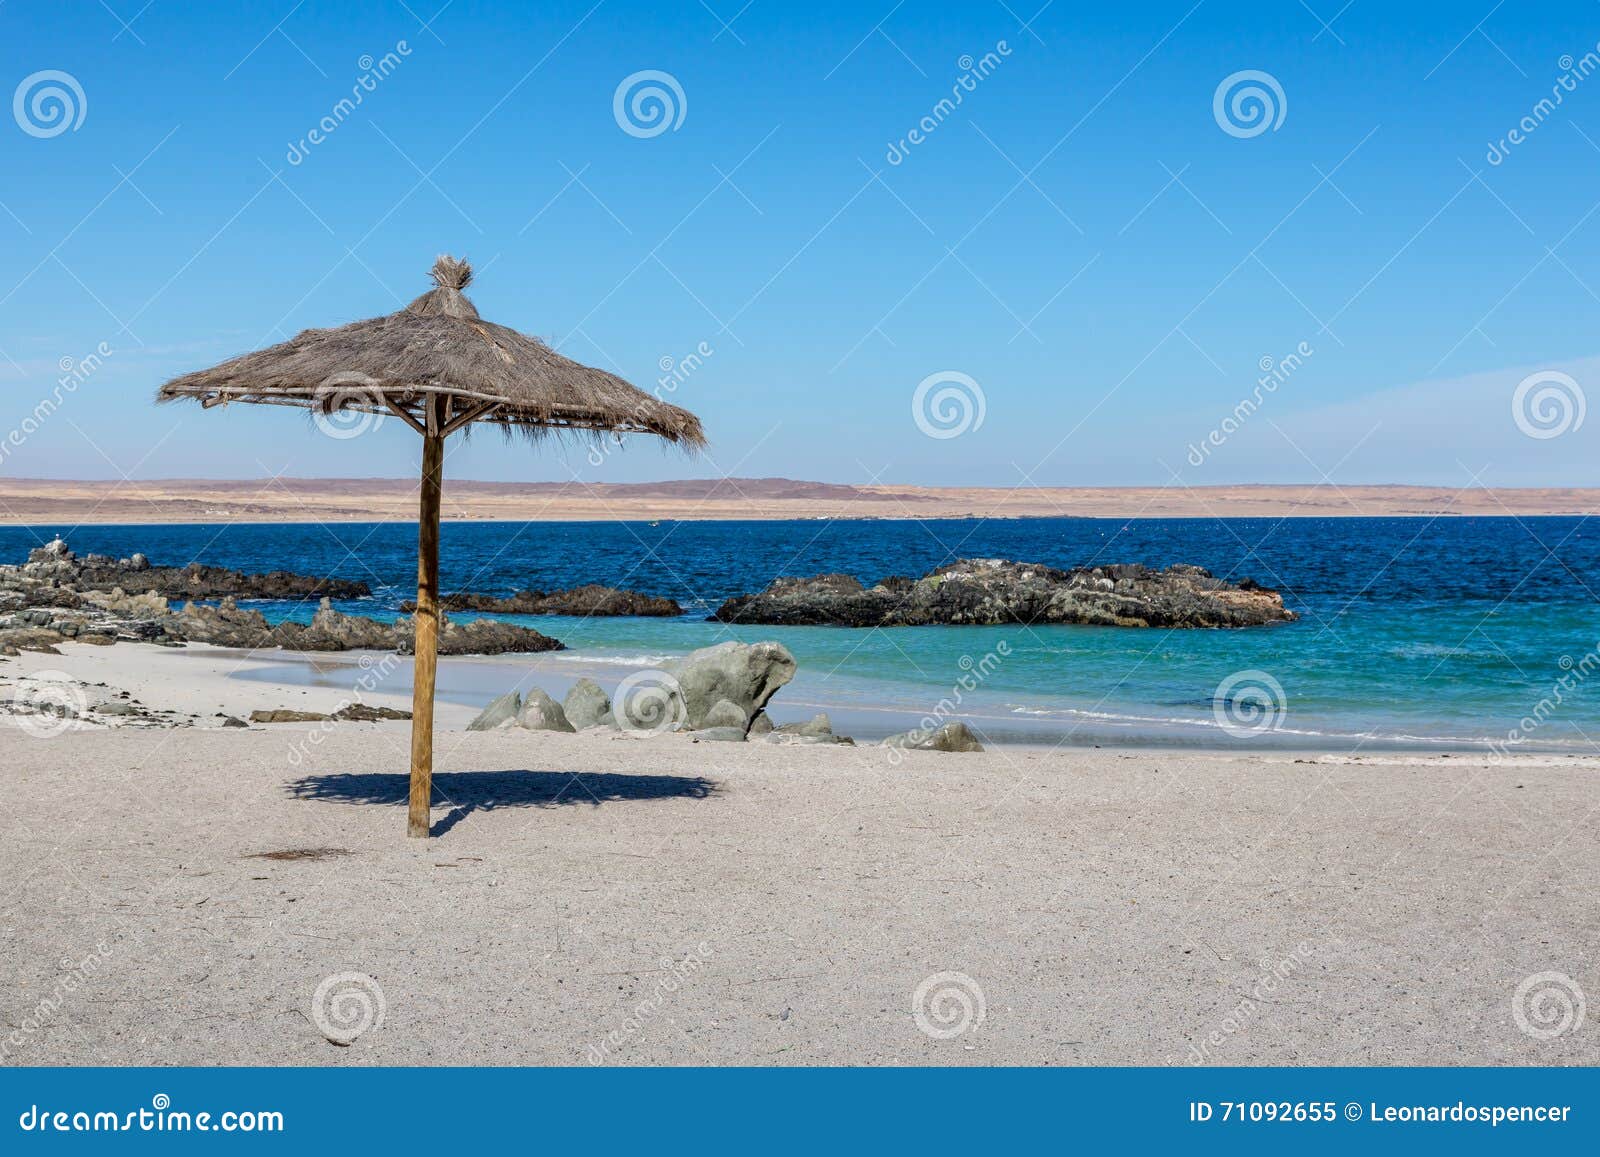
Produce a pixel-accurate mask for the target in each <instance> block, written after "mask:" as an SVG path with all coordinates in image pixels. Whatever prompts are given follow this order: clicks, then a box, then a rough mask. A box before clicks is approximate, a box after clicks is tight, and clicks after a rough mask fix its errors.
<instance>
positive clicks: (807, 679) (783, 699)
mask: <svg viewBox="0 0 1600 1157" xmlns="http://www.w3.org/2000/svg"><path fill="white" fill-rule="evenodd" d="M58 532H60V533H62V534H64V535H65V537H66V538H67V539H68V542H69V543H70V545H71V546H72V547H73V549H74V550H76V551H77V552H78V553H79V554H83V553H87V552H89V551H97V552H102V553H106V554H113V555H127V554H130V553H132V552H134V551H143V552H145V553H146V554H147V555H149V556H150V558H151V560H152V561H153V562H155V563H158V564H163V565H183V564H186V563H188V562H190V561H195V560H198V561H200V562H204V563H209V564H215V565H221V566H230V567H237V568H240V569H244V570H271V569H276V568H284V569H289V570H294V571H298V572H301V573H306V574H318V575H333V576H338V577H343V578H352V579H364V580H366V581H367V582H368V583H369V584H371V586H372V588H373V592H374V593H373V595H372V597H371V598H368V599H363V600H357V601H351V602H340V603H338V604H336V605H337V606H338V607H339V608H340V609H341V610H344V611H347V612H350V613H355V614H364V615H370V616H373V617H377V618H389V617H392V616H393V615H394V614H396V613H397V608H398V605H399V602H400V600H402V599H404V598H407V597H410V596H412V595H413V594H414V593H415V574H416V561H415V558H416V555H415V551H416V529H415V527H414V526H409V525H405V524H396V523H365V524H363V523H335V524H327V525H324V524H314V523H312V524H294V525H284V524H262V525H239V524H233V525H159V526H84V527H78V528H71V527H64V526H63V527H56V526H39V527H6V528H0V558H4V559H6V560H8V561H10V560H17V561H20V560H21V559H22V558H23V557H24V556H25V555H26V553H27V551H28V550H29V549H30V548H31V547H33V546H36V545H38V544H39V543H40V542H43V541H46V540H48V539H49V538H51V537H53V536H54V535H55V534H56V533H58ZM963 557H1004V558H1012V559H1018V560H1023V561H1028V562H1039V563H1044V564H1047V565H1052V566H1059V567H1070V566H1079V565H1091V564H1100V563H1113V562H1139V563H1144V564H1146V565H1149V566H1155V567H1163V566H1166V565H1168V564H1170V563H1175V562H1185V563H1196V564H1198V565H1201V566H1204V567H1206V568H1207V569H1209V570H1211V571H1212V572H1213V573H1214V574H1216V575H1218V576H1220V577H1224V578H1228V579H1233V580H1237V579H1240V578H1244V577H1247V576H1248V577H1251V578H1254V579H1256V580H1257V581H1258V582H1260V583H1262V584H1263V585H1264V586H1268V587H1274V588H1276V589H1278V590H1280V591H1281V592H1282V593H1283V597H1284V601H1285V603H1286V604H1287V605H1288V606H1289V607H1290V608H1291V609H1292V610H1294V611H1295V612H1296V613H1297V614H1298V615H1299V616H1300V618H1299V621H1297V622H1294V623H1289V624H1281V625H1276V626H1270V627H1261V628H1253V629H1246V630H1234V631H1213V630H1206V631H1194V630H1180V631H1166V630H1151V629H1117V628H1101V627H1022V626H1010V625H1008V626H1001V627H925V628H895V629H887V630H854V629H846V628H835V627H793V628H775V627H739V628H729V627H727V626H724V625H722V624H720V623H714V622H707V621H705V619H706V616H707V615H708V614H709V613H710V612H711V611H712V610H713V609H714V608H715V607H716V606H717V605H718V604H719V603H720V602H721V601H722V600H723V599H724V598H726V597H728V596H730V595H734V594H739V593H744V592H749V591H754V590H758V589H760V588H761V587H763V586H765V585H766V584H767V583H768V582H770V581H771V580H772V579H773V578H775V577H778V576H781V575H811V574H819V573H823V572H846V573H849V574H854V575H856V576H857V577H859V578H861V579H862V580H863V581H866V582H869V583H870V582H873V581H876V580H877V579H880V578H882V577H884V576H886V575H889V574H909V575H912V576H916V575H920V574H922V573H924V572H926V571H927V570H929V569H931V568H932V567H934V566H938V565H940V564H942V563H945V562H949V561H951V560H953V559H957V558H963ZM441 571H442V582H443V587H444V589H445V590H446V591H453V590H463V589H465V590H474V591H483V592H490V593H497V594H499V593H509V592H511V591H513V590H516V589H519V588H523V587H537V588H543V589H554V588H559V587H568V586H575V585H578V584H581V583H585V582H599V583H604V584H607V585H611V586H617V587H628V588H633V589H637V590H641V591H644V592H646V593H649V594H655V595H665V596H668V597H670V598H673V599H676V600H677V601H678V602H679V603H680V604H682V605H683V607H684V608H685V614H684V615H683V616H682V617H679V618H671V619H630V618H595V619H586V620H583V619H572V618H563V617H544V616H541V617H537V618H528V617H521V616H511V618H512V619H513V620H514V621H518V622H523V623H526V624H528V625H531V626H534V627H537V628H538V629H539V630H541V631H543V632H544V633H545V634H548V635H551V636H553V637H555V638H558V639H560V640H562V641H563V642H564V643H566V644H567V646H568V647H569V648H570V650H569V651H566V652H561V653H557V654H552V655H542V656H536V657H521V656H518V657H509V656H508V657H499V658H495V659H483V660H479V659H450V660H446V661H445V662H444V663H443V665H442V668H441V677H440V694H441V695H442V696H443V697H445V698H448V699H453V700H456V701H459V702H463V703H478V702H482V701H485V700H487V699H488V698H489V697H491V696H492V695H495V694H498V693H500V692H501V691H503V690H505V689H507V688H509V687H510V686H512V685H514V684H516V683H517V682H519V681H520V682H523V683H524V684H526V683H527V682H533V683H537V684H539V685H541V686H544V687H545V688H546V689H547V690H550V691H551V692H552V693H553V694H557V695H559V694H560V693H561V692H562V691H563V690H564V689H565V686H567V685H568V684H570V682H571V681H572V680H574V679H575V678H577V677H578V675H580V674H589V675H593V676H594V677H596V678H597V679H598V680H599V681H600V682H601V683H602V684H603V685H606V684H607V680H610V682H612V683H615V682H616V681H618V680H620V679H621V678H622V677H624V676H625V675H626V674H627V673H628V672H629V671H630V670H631V669H635V668H639V667H646V666H657V665H660V664H662V663H664V662H667V661H669V660H670V659H672V658H673V657H676V656H679V655H682V654H684V653H686V652H688V651H690V650H693V649H694V648H696V647H702V646H706V645H709V644H711V643H715V642H719V641H722V640H725V639H730V638H732V639H743V640H746V641H752V640H756V639H776V640H778V641H780V642H782V643H783V644H784V645H785V646H787V647H788V648H789V649H790V650H791V651H792V652H793V653H794V655H795V657H796V659H797V660H798V661H799V665H800V674H799V676H798V677H797V678H796V680H795V682H794V683H793V684H792V685H791V686H790V687H788V688H785V689H784V690H783V691H782V692H780V693H779V695H778V697H777V698H776V699H775V700H774V703H773V711H772V714H773V715H774V717H775V718H777V719H779V721H783V720H784V719H787V718H803V717H805V716H806V715H808V714H809V713H810V712H811V711H813V710H827V711H829V712H830V714H832V715H833V717H834V722H835V726H836V729H837V730H839V731H841V732H853V733H855V734H858V735H860V736H861V737H863V738H873V737H877V736H881V735H883V734H887V733H889V732H891V731H895V730H901V729H903V728H905V727H908V726H912V725H914V724H916V723H917V722H918V721H919V720H920V719H924V718H932V719H935V720H938V719H943V718H962V719H968V720H970V721H972V722H973V724H974V726H975V727H976V728H977V729H979V730H980V731H981V732H983V733H984V734H985V735H987V736H988V737H990V738H991V739H993V740H997V741H1014V742H1032V743H1072V744H1102V745H1107V744H1130V745H1139V746H1150V745H1164V744H1184V745H1194V744H1202V745H1208V746H1217V747H1235V746H1269V745H1270V746H1276V747H1292V748H1307V749H1329V750H1331V749H1342V750H1361V749H1371V750H1380V749H1381V750H1392V749H1395V748H1416V749H1421V750H1431V749H1440V748H1445V749H1452V748H1458V749H1473V748H1477V749H1481V748H1483V747H1484V746H1488V745H1495V744H1503V745H1507V746H1509V747H1510V748H1511V749H1513V750H1520V751H1576V752H1585V753H1587V752H1596V751H1600V747H1597V741H1600V689H1597V688H1593V687H1590V686H1588V685H1587V684H1588V683H1589V682H1590V681H1591V676H1592V675H1594V676H1600V651H1597V648H1600V597H1597V596H1596V593H1595V589H1594V588H1595V587H1596V586H1597V585H1600V526H1596V527H1591V526H1589V525H1588V520H1587V519H1585V518H1581V517H1550V518H1451V517H1437V518H1378V519H1370V518H1326V519H1324V518H1290V519H1281V520H1274V519H1126V520H1124V519H1078V518H1061V519H1017V520H998V519H988V520H981V519H972V520H933V521H921V522H919V521H876V520H875V521H839V522H834V521H821V520H818V521H785V522H675V521H662V522H659V523H639V522H631V523H616V522H606V523H574V522H557V523H526V524H525V523H493V522H473V523H446V524H445V526H444V528H443V541H442V559H441ZM251 605H254V606H256V607H257V608H258V609H260V610H262V611H263V612H264V613H265V614H266V615H267V617H268V618H269V619H274V620H277V619H282V618H286V617H294V618H301V619H305V618H309V617H310V614H311V612H312V611H313V610H314V609H315V608H314V607H312V606H303V605H296V604H289V603H273V602H263V603H255V604H251ZM284 658H285V659H286V660H289V661H286V662H282V663H273V664H271V665H270V666H269V667H268V668H267V669H266V670H265V671H257V672H253V673H252V672H248V671H247V672H245V673H243V677H257V678H263V677H270V678H274V679H291V680H299V681H315V682H328V681H332V682H338V681H339V680H341V679H347V678H352V676H351V672H354V671H358V670H359V669H358V668H354V667H353V666H351V665H349V664H348V663H346V662H342V661H341V660H340V657H339V656H337V655H334V656H318V657H317V658H316V660H315V661H314V662H312V661H302V660H298V659H290V657H288V656H285V657H284ZM401 666H402V667H403V668H404V669H403V670H400V671H397V672H396V673H395V676H394V679H395V686H396V687H397V688H398V687H401V686H404V685H405V682H404V681H405V680H406V679H408V678H409V674H410V669H409V665H408V664H402V665H401ZM1593 681H1594V682H1597V683H1600V678H1594V679H1593Z"/></svg>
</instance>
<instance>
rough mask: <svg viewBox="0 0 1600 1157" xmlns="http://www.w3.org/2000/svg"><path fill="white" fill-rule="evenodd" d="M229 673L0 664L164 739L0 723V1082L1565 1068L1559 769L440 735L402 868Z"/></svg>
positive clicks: (357, 759) (345, 728)
mask: <svg viewBox="0 0 1600 1157" xmlns="http://www.w3.org/2000/svg"><path fill="white" fill-rule="evenodd" d="M262 661H263V662H265V661H268V660H265V659H264V660H262ZM238 663H239V660H238V659H237V658H236V657H224V656H222V655H220V654H219V655H215V656H210V657H206V656H203V655H196V654H193V653H185V652H182V651H166V650H161V649H156V648H151V647H143V646H135V645H118V646H116V647H104V648H94V647H88V646H84V645H80V644H68V645H66V646H65V647H63V654H61V655H38V654H24V655H23V656H21V657H18V658H13V659H12V660H10V661H9V662H7V663H6V664H5V665H4V666H0V680H3V681H5V682H8V683H10V682H13V681H14V680H15V679H16V678H17V677H18V675H19V673H24V672H28V671H38V670H44V669H53V670H58V671H64V672H67V673H69V674H71V675H72V676H74V677H75V678H78V679H82V680H85V681H88V682H104V683H107V684H109V685H110V686H109V687H108V688H102V689H100V691H99V692H98V693H112V694H114V692H115V690H117V689H121V690H126V691H128V692H130V694H132V695H133V696H134V697H136V698H138V699H139V700H141V701H142V702H143V703H144V704H145V705H147V706H148V707H151V708H166V709H172V710H175V711H177V712H179V713H181V714H182V715H184V716H190V717H193V718H194V719H195V720H196V721H197V725H195V726H183V727H156V726H135V725H124V726H116V727H113V726H98V725H97V726H95V727H93V728H91V729H85V730H72V731H67V732H65V733H63V734H60V735H55V736H53V737H49V738H41V737H38V736H36V735H34V734H30V733H29V732H28V731H26V730H24V729H23V728H22V727H21V726H19V725H18V722H17V721H16V720H15V719H11V718H7V719H4V720H0V762H3V765H4V767H5V768H6V774H7V778H8V781H9V787H10V798H11V801H12V803H11V806H10V807H9V808H7V809H6V819H5V832H4V839H3V841H0V872H3V879H4V887H5V891H6V896H7V900H6V903H5V905H4V913H3V917H4V949H3V951H0V1003H3V1008H0V1022H3V1029H4V1032H3V1033H0V1054H3V1063H5V1064H46V1065H54V1064H224V1065H242V1064H335V1065H343V1064H423V1065H428V1064H496V1065H499V1064H542V1063H557V1064H580V1065H581V1064H596V1063H603V1064H682V1065H694V1064H706V1063H715V1064H732V1063H740V1064H760V1065H790V1064H819V1063H836V1064H852V1063H862V1064H866V1063H871V1064H906V1065H910V1064H934V1065H964V1064H1049V1065H1055V1064H1140V1063H1149V1064H1177V1065H1181V1064H1191V1063H1205V1064H1246V1065H1250V1064H1403V1063H1409V1064H1424V1063H1426V1064H1452V1065H1455V1064H1491V1065H1493V1064H1593V1063H1596V1062H1597V1061H1600V1025H1597V1024H1596V1022H1595V1019H1594V1018H1593V1017H1592V1016H1591V1017H1588V1018H1587V1019H1585V1020H1583V1021H1581V1022H1578V1021H1577V1016H1578V1009H1577V1007H1576V1006H1575V1005H1574V1004H1572V1003H1571V997H1572V996H1573V990H1572V989H1569V988H1567V987H1566V985H1568V984H1570V985H1572V986H1574V988H1575V989H1577V990H1579V991H1587V992H1588V993H1591V994H1592V993H1596V992H1600V953H1597V947H1596V946H1597V944H1600V935H1597V933H1600V923H1597V921H1600V917H1597V909H1596V906H1595V904H1594V897H1595V895H1596V894H1597V889H1600V855H1597V852H1600V825H1597V822H1596V816H1597V810H1600V809H1597V807H1596V803H1595V790H1596V789H1595V785H1596V782H1597V781H1596V775H1597V771H1600V763H1597V762H1596V761H1595V760H1584V759H1577V758H1561V757H1540V758H1530V759H1529V760H1527V761H1526V762H1522V763H1506V764H1502V765H1500V766H1490V765H1488V764H1487V763H1485V762H1483V761H1482V760H1481V759H1479V758H1477V757H1471V758H1463V757H1461V756H1454V757H1452V756H1387V755H1385V756H1376V755H1374V756H1365V755H1361V754H1357V755H1354V756H1329V755H1322V756H1317V755H1305V756H1296V755H1293V754H1282V753H1276V752H1274V753H1271V754H1262V755H1257V756H1246V757H1240V756H1233V755H1223V754H1217V753H1210V754H1200V753H1192V752H1185V751H1182V750H1165V751H1138V750H1131V749H1123V750H1117V749H1103V750H1093V749H1089V750H1084V749H1070V748H1062V749H1058V750H1053V751H1051V750H1043V749H1033V748H1023V747H1018V748H1002V749H995V750H991V751H989V752H986V753H984V754H962V755H950V754H939V753H917V752H913V753H909V754H908V755H907V756H906V757H905V759H904V761H903V762H901V763H899V764H891V763H890V762H889V760H888V759H887V758H886V756H887V753H886V752H885V750H884V749H882V748H874V747H859V748H848V747H833V746H827V747H788V746H776V745H769V744H764V743H749V744H730V743H717V744H711V743H704V744H700V743H692V742H690V741H688V740H687V739H685V738H683V737H681V736H672V735H669V736H661V737H656V738H652V739H642V740H641V739H633V738H629V737H625V736H620V735H613V734H598V733H587V734H578V735H559V734H554V733H547V732H531V731H524V730H511V731H500V732H487V733H472V732H467V731H465V730H463V728H464V725H465V723H466V721H467V719H468V718H470V716H471V712H470V710H468V709H465V708H462V707H459V706H452V705H449V704H441V706H440V712H439V725H440V732H439V736H438V753H437V757H436V763H435V766H436V779H435V785H436V789H437V798H438V803H437V806H436V807H435V809H434V817H435V823H436V830H437V832H438V834H437V836H436V838H434V839H432V840H429V841H418V840H408V839H406V838H405V835H404V829H405V810H404V797H405V772H406V766H407V763H406V752H407V725H406V724H405V723H384V724H357V723H342V724H335V725H328V724H281V725H269V726H262V727H255V728H252V729H249V730H242V729H219V728H218V727H216V723H217V722H218V720H217V717H216V713H217V712H223V713H226V714H232V715H244V714H247V713H248V712H249V711H250V710H252V709H254V708H270V707H283V706H293V707H301V708H305V709H314V710H329V709H331V708H333V707H335V706H337V705H338V703H339V702H340V701H341V700H342V699H343V693H342V692H340V691H338V690H337V689H332V688H317V687H310V688H307V687H302V686H293V687H287V686H284V687H278V686H274V685H273V684H271V683H264V682H261V681H259V680H255V681H245V680H240V679H231V678H228V672H229V671H230V670H233V669H235V668H236V667H237V666H238ZM370 701H371V702H374V703H379V704H387V705H391V706H406V705H407V704H405V703H403V702H401V701H400V700H398V699H396V698H394V697H392V696H391V697H389V698H387V699H386V698H385V697H384V696H383V695H381V694H375V695H373V696H371V697H370ZM112 722H117V720H112ZM300 852H312V853H316V854H311V855H305V856H303V857H301V858H277V859H273V858H263V857H265V856H268V855H270V854H273V853H300ZM340 974H361V976H363V977H370V978H371V979H372V982H373V984H374V985H375V987H373V988H371V989H367V988H365V987H364V986H366V985H367V983H368V982H367V981H365V980H356V981H349V982H345V981H341V982H336V986H337V984H339V983H353V984H355V985H356V986H357V987H358V988H360V989H361V990H362V991H363V992H365V999H366V1000H367V1002H368V1003H367V1005H366V1011H367V1012H369V1013H370V1015H369V1016H367V1017H366V1020H368V1021H371V1022H372V1023H371V1024H370V1026H369V1027H367V1028H366V1030H365V1031H363V1032H361V1033H360V1034H359V1035H357V1036H355V1038H354V1040H353V1041H352V1042H351V1043H349V1044H348V1045H345V1044H339V1043H334V1041H332V1040H330V1039H329V1035H330V1034H329V1032H328V1031H327V1027H328V1025H327V1023H326V1007H324V1009H322V1010H321V1012H322V1014H323V1019H324V1023H323V1024H322V1025H321V1026H320V1027H319V1024H318V1023H317V1020H318V1015H319V1010H318V1009H316V1008H314V998H315V995H316V993H317V991H318V989H319V985H322V984H323V983H324V981H325V980H327V978H330V977H337V976H339V975H340ZM1551 974H1559V976H1554V977H1553V976H1552V975H1551ZM1519 988H1520V989H1521V994H1520V996H1519ZM919 994H920V998H921V999H920V1002H919ZM1563 995H1565V996H1566V997H1567V998H1568V1000H1569V1002H1568V1004H1567V1005H1565V1006H1563V1004H1562V997H1563ZM1580 999H1581V998H1580ZM326 1003H327V998H326V996H325V1000H324V1005H325V1006H326ZM380 1007H381V1013H382V1015H381V1018H380V1017H379V1016H378V1015H377V1014H378V1011H379V1009H380ZM1563 1007H1565V1009H1566V1013H1567V1023H1566V1029H1565V1030H1564V1031H1561V1032H1560V1033H1558V1034H1552V1033H1551V1032H1550V1031H1549V1029H1550V1028H1554V1027H1559V1026H1560V1023H1561V1014H1562V1009H1563ZM361 1011H362V1010H361V1009H360V1008H358V1007H356V1006H355V1005H346V1006H344V1008H343V1012H344V1013H346V1014H349V1017H351V1018H353V1019H355V1020H356V1021H358V1022H359V1021H361V1020H362V1017H361V1016H360V1015H359V1014H360V1013H361ZM343 1023H347V1022H338V1023H336V1024H335V1028H336V1029H337V1028H338V1024H343ZM341 1031H342V1030H341ZM333 1035H334V1036H338V1035H339V1031H336V1032H335V1033H334V1034H333Z"/></svg>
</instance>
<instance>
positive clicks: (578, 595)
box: [400, 583, 683, 618]
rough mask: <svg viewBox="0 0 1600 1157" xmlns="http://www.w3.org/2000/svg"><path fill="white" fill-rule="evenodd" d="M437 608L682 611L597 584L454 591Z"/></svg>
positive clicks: (412, 606)
mask: <svg viewBox="0 0 1600 1157" xmlns="http://www.w3.org/2000/svg"><path fill="white" fill-rule="evenodd" d="M439 605H440V606H441V607H443V608H444V609H445V610H447V611H479V612H482V613H486V614H495V615H573V616H576V617H579V618H584V617H588V616H591V615H592V616H607V615H640V616H648V617H661V618H665V617H670V616H672V615H681V614H683V608H682V607H681V606H679V605H678V604H677V603H676V602H674V601H673V600H672V599H664V598H658V597H657V596H655V595H646V594H641V593H640V592H638V591H627V590H618V589H617V588H615V587H607V586H601V585H600V584H599V583H587V584H585V585H584V586H581V587H573V588H572V589H571V590H564V591H537V590H527V591H517V592H516V593H515V594H513V595H507V596H504V597H501V596H497V595H483V594H474V593H472V592H470V591H457V592H456V593H455V594H448V595H444V596H442V597H441V598H440V599H439ZM400 609H401V610H402V611H405V612H407V613H408V614H409V613H410V612H412V611H414V610H416V609H417V605H416V603H414V602H410V601H407V602H404V603H401V604H400Z"/></svg>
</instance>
